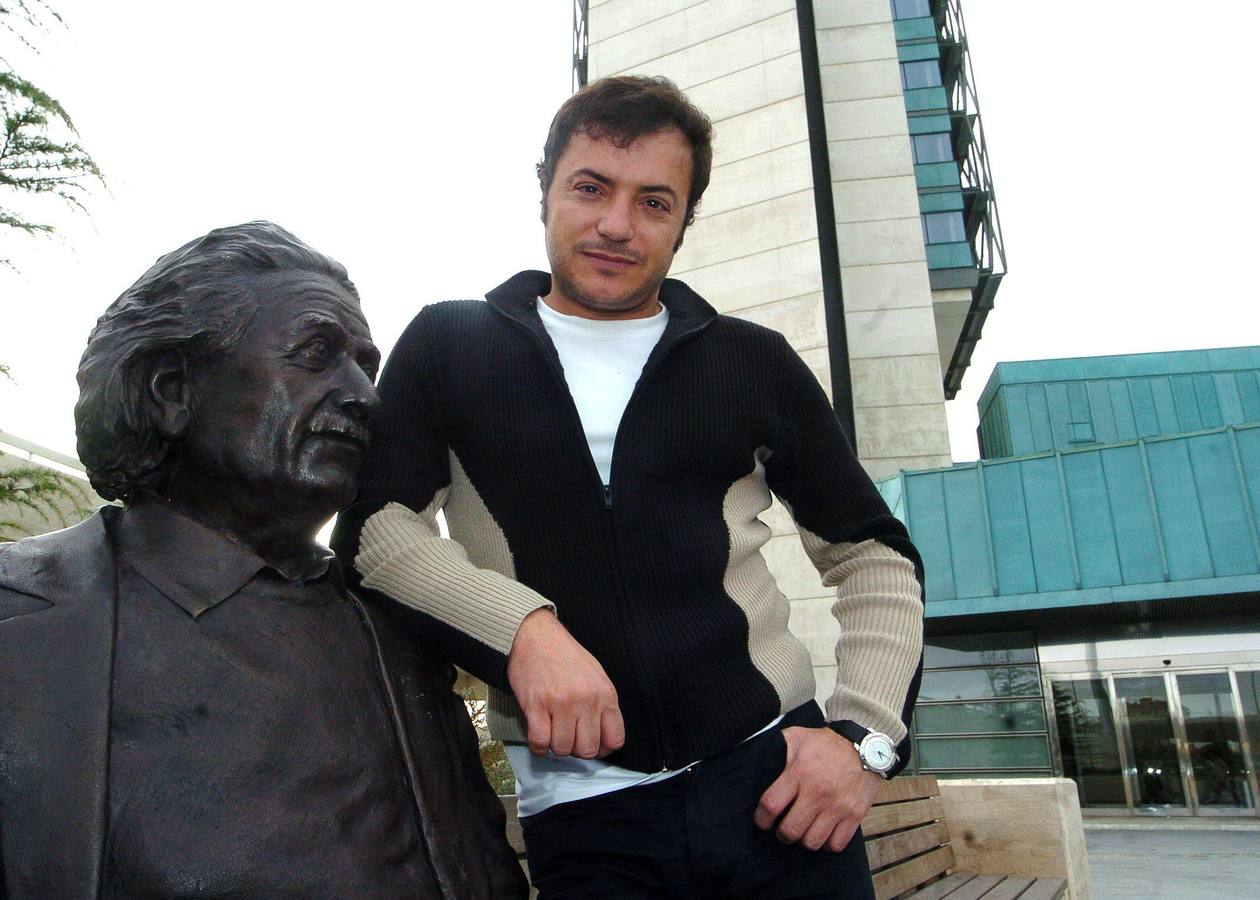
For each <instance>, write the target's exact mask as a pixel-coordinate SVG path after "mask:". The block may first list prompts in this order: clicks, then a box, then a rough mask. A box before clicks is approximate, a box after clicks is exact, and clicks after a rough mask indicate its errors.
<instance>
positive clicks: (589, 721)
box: [573, 714, 600, 759]
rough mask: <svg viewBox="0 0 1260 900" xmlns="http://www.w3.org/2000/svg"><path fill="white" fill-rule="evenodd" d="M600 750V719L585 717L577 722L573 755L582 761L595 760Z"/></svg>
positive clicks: (590, 716)
mask: <svg viewBox="0 0 1260 900" xmlns="http://www.w3.org/2000/svg"><path fill="white" fill-rule="evenodd" d="M599 749H600V727H599V719H597V718H595V717H594V716H592V715H589V714H587V715H584V716H582V717H581V718H579V719H578V720H577V728H576V730H575V731H574V736H573V755H574V756H577V757H580V758H582V759H594V758H595V755H596V754H597V753H599Z"/></svg>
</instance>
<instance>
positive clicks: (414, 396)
mask: <svg viewBox="0 0 1260 900" xmlns="http://www.w3.org/2000/svg"><path fill="white" fill-rule="evenodd" d="M710 140H711V127H710V125H709V122H708V120H707V119H706V118H705V116H704V115H703V113H701V112H700V111H699V110H697V109H695V108H694V107H693V106H691V105H690V103H688V102H687V100H686V99H685V98H684V97H683V96H682V94H681V93H680V92H679V91H678V90H677V89H676V88H675V87H674V86H673V85H672V84H670V83H669V82H667V81H665V80H663V79H647V78H638V77H619V78H611V79H606V80H603V81H600V82H596V83H595V84H592V85H589V86H587V87H586V88H584V89H583V90H581V91H579V92H578V93H577V94H576V95H575V96H574V97H572V98H570V100H569V101H567V102H566V103H565V104H564V106H563V107H562V108H561V109H560V111H559V112H558V114H557V115H556V118H555V120H554V121H553V123H552V126H551V131H550V133H549V135H548V137H547V142H546V146H545V149H544V156H543V161H542V163H541V164H540V166H539V170H538V172H539V178H540V181H541V187H542V212H543V222H544V224H545V227H546V242H547V253H548V258H549V259H550V262H551V267H552V271H551V274H550V275H548V274H546V273H542V272H524V273H521V274H519V275H517V276H515V277H513V278H512V279H510V280H509V281H508V282H506V283H505V284H504V285H502V286H500V287H498V288H496V289H495V290H493V291H491V292H490V293H489V294H488V295H487V302H485V303H481V302H474V301H462V302H456V303H444V304H438V305H435V306H430V307H427V308H425V309H424V310H422V311H421V312H420V314H419V315H418V316H417V317H416V319H415V321H414V322H413V323H412V325H411V327H410V328H409V329H408V330H407V332H406V333H405V334H404V335H403V337H402V339H401V340H400V341H399V343H398V345H397V346H396V348H395V350H394V352H393V354H392V356H391V359H390V362H389V365H388V367H387V368H386V371H385V374H384V376H383V380H382V384H381V394H382V401H383V407H382V412H381V419H380V421H379V426H380V428H379V431H378V434H377V437H378V441H377V442H376V443H375V444H374V445H373V449H372V451H371V453H370V455H369V460H368V462H367V464H366V466H365V472H364V479H363V482H362V486H361V490H360V494H359V498H358V500H357V501H356V503H355V504H354V505H352V506H351V507H350V509H348V510H347V511H346V512H345V513H343V515H342V517H341V520H340V525H339V530H338V533H337V537H336V539H335V540H334V546H335V547H336V548H337V549H338V552H339V554H341V556H342V558H343V560H345V562H346V564H347V565H348V566H351V567H353V569H354V570H355V573H356V577H358V578H360V579H361V582H362V584H363V586H364V587H365V588H368V589H373V590H376V591H380V592H383V593H385V594H387V595H389V596H391V597H394V598H396V599H398V600H401V601H403V602H404V603H406V604H408V605H411V606H414V607H416V608H418V609H420V610H422V611H423V612H424V614H425V615H426V616H428V617H429V619H430V620H431V621H432V623H433V629H432V631H431V632H429V634H430V635H431V636H433V637H435V638H436V639H439V640H440V641H441V643H442V646H443V647H444V648H445V650H446V651H447V652H450V653H451V654H452V658H454V659H455V660H456V661H457V662H459V664H461V665H463V666H464V667H466V668H468V669H469V670H471V671H472V672H473V673H474V674H476V675H478V676H480V677H482V678H484V679H485V680H486V681H487V682H488V683H489V684H490V686H491V688H492V692H491V720H492V728H493V729H494V731H495V733H496V734H498V735H499V736H500V737H502V738H503V739H504V740H505V741H506V742H507V743H508V750H509V754H511V756H512V761H513V767H514V769H515V770H516V773H517V778H518V781H520V783H521V797H520V809H521V814H522V823H523V826H524V829H525V838H526V844H527V848H528V851H529V863H530V871H531V874H532V876H533V878H534V881H535V884H536V886H538V887H539V888H540V889H541V892H542V896H543V897H544V898H546V897H567V896H573V897H590V896H616V897H628V896H636V897H637V896H654V897H659V896H680V897H694V896H723V897H725V896H751V897H759V898H764V897H774V896H793V897H799V896H836V895H837V894H842V895H847V896H854V897H864V896H870V891H871V885H870V876H869V871H868V869H867V864H866V858H865V853H864V849H863V846H862V841H861V840H860V839H857V840H854V839H852V838H853V835H854V834H855V829H856V828H857V825H858V822H859V820H860V819H861V817H862V815H863V814H864V813H865V812H866V810H867V808H868V806H869V805H870V803H871V801H872V799H873V798H874V795H875V793H876V791H877V790H878V786H879V783H880V775H881V774H883V775H891V774H893V773H894V772H895V771H896V770H897V769H899V768H900V767H901V766H903V765H904V764H905V762H906V760H907V757H908V752H907V750H908V742H907V740H906V734H907V728H906V723H907V721H908V718H909V712H910V708H911V705H912V703H913V700H914V695H915V693H916V691H917V674H916V673H917V671H918V664H919V660H920V648H921V632H922V610H923V607H922V596H921V588H920V581H921V577H920V574H921V573H920V572H919V569H920V563H919V560H918V556H917V554H916V553H915V551H914V549H913V547H912V546H911V545H910V543H909V541H908V540H907V537H906V533H905V530H904V529H903V528H902V526H901V525H900V523H898V522H897V521H896V520H895V519H894V518H893V517H892V516H891V515H890V514H889V513H888V510H887V508H886V507H885V505H884V504H883V503H882V502H881V500H880V498H879V496H878V494H877V492H876V491H875V490H874V487H873V486H872V484H871V482H870V480H869V478H868V477H867V476H866V475H865V473H864V472H863V470H862V468H861V467H860V465H859V464H858V463H857V461H856V459H855V458H854V456H853V454H852V452H851V450H850V449H849V446H848V444H847V442H846V440H845V438H844V436H843V434H842V433H841V431H840V428H839V426H838V424H837V420H836V418H835V415H834V414H833V412H832V410H831V408H830V406H829V404H828V402H827V400H826V397H825V395H824V394H823V392H822V390H821V389H820V388H819V386H818V383H817V381H816V380H815V379H814V377H813V375H812V374H811V373H810V372H809V370H808V369H807V368H806V367H805V365H804V364H803V363H802V362H801V360H800V359H799V357H797V355H796V354H795V353H794V352H793V351H792V349H791V348H790V347H789V346H788V344H787V342H786V341H785V340H784V339H783V337H782V336H780V335H778V334H777V333H775V332H772V331H769V330H767V329H765V328H761V327H759V326H756V325H752V324H750V323H747V322H743V321H740V320H736V319H731V318H727V317H724V316H719V315H716V314H715V312H714V311H713V308H712V307H710V306H709V305H708V304H707V303H706V302H705V301H704V300H703V299H701V298H700V297H699V296H697V295H696V294H695V293H694V292H692V291H691V290H690V289H689V288H687V287H686V285H684V284H682V283H681V282H677V281H674V280H670V279H666V277H665V276H666V273H667V272H668V271H669V267H670V264H671V262H672V259H673V256H674V253H675V251H676V250H677V249H678V247H679V245H680V244H681V243H682V239H683V231H684V229H685V228H686V226H687V225H688V224H689V223H690V222H691V220H692V217H693V215H694V212H695V208H696V204H697V203H698V202H699V200H700V196H701V194H702V193H703V192H704V189H705V187H706V185H707V184H708V180H709V169H710V164H711V158H712V153H711V148H710ZM772 491H773V492H774V493H775V494H777V495H778V496H779V497H781V498H782V499H783V501H784V502H785V504H787V505H788V506H789V507H790V508H791V509H792V511H793V513H794V516H795V518H796V521H797V523H798V525H799V526H800V532H801V537H802V539H803V541H804V544H805V548H806V550H807V551H808V553H809V555H810V556H811V558H812V559H813V561H814V563H815V564H816V565H817V567H818V568H819V570H820V572H822V573H823V577H824V581H825V582H826V583H827V584H830V585H836V586H838V588H839V599H838V601H837V603H836V606H835V611H836V614H837V616H838V617H839V619H840V624H841V627H842V632H843V635H842V641H841V645H840V647H839V648H838V650H837V657H838V661H839V667H840V678H839V682H838V684H837V686H836V690H835V692H834V694H833V695H832V697H831V699H830V701H829V702H828V704H827V714H826V719H824V717H823V714H822V713H821V711H820V710H819V709H818V707H817V705H816V704H815V703H814V702H813V700H812V698H813V695H814V681H813V676H812V668H811V661H810V657H809V654H808V652H807V651H806V650H805V648H804V647H803V646H802V645H801V643H800V642H799V641H797V640H796V639H795V638H794V637H793V636H792V635H791V634H790V633H789V631H788V628H787V621H788V603H787V601H786V600H785V599H784V597H783V596H782V594H780V593H779V591H778V589H777V587H776V586H775V584H774V581H773V579H772V578H771V576H770V574H769V571H768V569H767V568H766V565H765V562H764V560H763V559H762V557H761V554H760V548H761V547H762V546H763V545H764V544H765V543H766V541H767V540H768V539H769V537H770V532H769V529H768V528H767V527H766V526H765V525H764V524H763V523H762V522H761V521H760V520H759V519H758V515H759V514H760V513H762V512H764V511H765V510H766V509H767V508H768V506H769V505H770V495H771V492H772ZM439 510H443V511H444V513H445V518H446V521H447V523H448V525H449V530H450V535H451V537H452V538H453V539H454V540H453V541H443V540H442V539H441V538H440V537H439V535H438V531H437V526H436V524H435V519H434V517H435V515H436V513H437V512H438V511H439ZM828 723H831V724H832V725H833V728H828V727H826V726H827V724H828ZM857 743H862V744H863V750H862V753H861V754H859V752H858V750H857V749H856V747H855V744H857ZM898 744H899V746H896V747H895V754H896V755H895V756H894V745H898ZM526 745H527V746H528V748H529V750H530V751H532V752H533V753H534V754H535V756H534V757H531V756H530V755H529V753H527V752H525V749H524V747H525V746H526ZM823 848H825V849H823Z"/></svg>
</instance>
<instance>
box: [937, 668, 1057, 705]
mask: <svg viewBox="0 0 1260 900" xmlns="http://www.w3.org/2000/svg"><path fill="white" fill-rule="evenodd" d="M1039 696H1041V685H1040V684H1039V683H1038V681H1037V667H1036V666H1000V667H995V668H992V669H946V670H942V671H937V672H924V673H923V684H922V686H921V687H920V688H919V699H921V700H983V699H986V698H989V697H995V698H996V697H1039Z"/></svg>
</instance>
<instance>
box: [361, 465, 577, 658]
mask: <svg viewBox="0 0 1260 900" xmlns="http://www.w3.org/2000/svg"><path fill="white" fill-rule="evenodd" d="M451 475H452V479H451V480H452V487H448V488H445V489H443V490H441V491H439V492H438V493H437V494H436V495H435V496H434V498H433V501H432V502H431V503H430V504H429V505H428V506H427V507H425V509H424V510H422V511H421V512H418V513H417V512H413V511H412V510H410V509H408V508H407V507H405V506H403V505H401V504H399V503H390V504H387V505H386V506H384V507H382V508H381V509H380V510H378V511H377V512H376V513H374V514H373V515H372V516H371V517H369V518H368V520H367V521H366V522H365V523H364V524H363V531H362V533H361V535H360V537H359V555H358V556H357V557H355V560H354V565H355V568H356V569H358V570H359V572H360V573H361V574H362V575H363V584H364V586H365V587H369V588H371V589H373V590H377V591H381V592H382V593H384V594H386V595H388V596H390V597H393V598H394V599H395V600H398V601H399V602H401V603H406V604H407V605H409V606H414V607H415V608H416V609H419V610H421V611H422V612H425V613H427V614H429V615H431V616H433V617H434V618H436V619H439V620H441V621H443V622H445V623H446V624H447V625H450V626H451V627H452V628H456V629H458V630H459V631H462V632H463V633H464V634H467V635H468V636H469V637H471V638H473V639H474V640H477V641H480V642H481V643H483V644H485V645H486V646H488V647H490V648H492V649H494V650H496V651H498V652H500V653H503V654H505V655H506V654H507V653H508V651H509V650H511V649H512V640H513V638H515V637H516V629H517V628H518V627H519V626H520V624H521V620H522V619H524V618H525V617H526V616H527V615H529V614H530V613H531V612H533V611H534V610H536V609H539V608H540V607H544V606H545V607H547V608H549V609H554V608H555V606H554V605H553V604H552V603H551V601H549V600H547V599H546V598H545V597H543V596H542V595H541V594H539V593H537V592H535V591H533V590H531V589H529V588H528V587H526V586H525V585H523V584H521V583H520V582H518V581H516V580H515V578H514V577H513V575H514V572H513V565H512V554H511V551H510V549H509V548H508V545H507V540H506V539H505V538H504V536H503V531H502V530H501V529H500V528H499V526H498V524H497V523H496V522H495V521H494V518H493V516H491V515H490V512H489V511H488V510H487V509H486V507H485V504H484V503H483V502H482V501H481V498H480V497H478V496H477V495H476V491H475V490H473V489H472V485H471V484H470V483H469V482H468V479H467V476H466V475H464V470H463V467H462V466H460V465H459V461H458V460H457V459H455V457H454V456H452V457H451ZM452 491H454V493H455V496H453V497H452V496H450V495H451V494H452ZM448 497H449V502H448ZM444 506H445V507H446V508H447V511H448V525H449V526H450V528H451V534H452V537H453V538H456V539H454V540H448V539H446V538H443V537H442V536H441V533H440V532H439V531H438V526H437V513H438V510H440V509H442V508H443V507H444ZM463 542H467V545H466V546H467V549H465V543H463Z"/></svg>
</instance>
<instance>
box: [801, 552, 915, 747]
mask: <svg viewBox="0 0 1260 900" xmlns="http://www.w3.org/2000/svg"><path fill="white" fill-rule="evenodd" d="M800 533H801V543H802V544H804V546H805V552H806V553H807V554H809V558H810V559H811V560H812V561H813V563H814V566H815V567H816V568H817V569H818V571H819V572H820V573H822V576H823V584H825V585H827V586H828V587H835V588H837V589H838V590H837V600H836V602H835V604H834V605H833V606H832V608H831V609H832V612H834V613H835V616H836V619H837V620H838V621H839V622H840V641H839V642H838V643H837V644H836V666H837V671H836V689H835V691H834V692H833V693H832V695H831V699H830V700H828V701H827V720H828V721H830V722H835V721H837V720H840V719H851V720H853V721H854V722H857V723H858V724H859V725H863V726H865V727H867V728H871V729H874V730H875V731H882V732H883V733H884V734H886V735H888V736H889V737H891V738H892V739H893V740H894V741H900V740H901V739H902V738H903V737H905V736H906V726H905V725H904V724H903V723H902V721H901V707H902V704H903V703H905V699H906V691H907V690H908V689H909V686H910V680H911V679H912V678H913V677H914V672H915V669H916V668H918V664H919V654H920V653H921V652H922V650H923V600H922V596H921V591H920V590H919V582H918V580H917V579H916V578H915V576H914V564H913V563H911V562H910V560H908V559H906V558H905V557H904V556H902V555H901V554H900V553H897V552H896V551H895V550H893V549H892V548H890V547H888V546H886V545H884V544H881V543H879V542H878V541H863V542H861V543H860V544H833V543H829V542H827V541H825V540H823V539H822V538H820V537H819V536H818V535H816V534H813V533H812V532H810V531H809V529H806V528H801V529H800Z"/></svg>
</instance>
